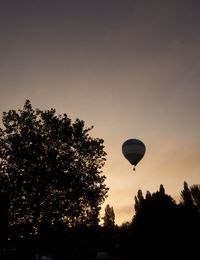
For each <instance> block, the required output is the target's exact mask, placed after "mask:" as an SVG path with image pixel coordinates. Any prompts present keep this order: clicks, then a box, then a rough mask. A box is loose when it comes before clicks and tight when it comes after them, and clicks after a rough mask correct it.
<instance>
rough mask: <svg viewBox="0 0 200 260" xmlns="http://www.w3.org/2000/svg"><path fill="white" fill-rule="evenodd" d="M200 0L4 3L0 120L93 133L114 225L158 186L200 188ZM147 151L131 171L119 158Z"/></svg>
mask: <svg viewBox="0 0 200 260" xmlns="http://www.w3.org/2000/svg"><path fill="white" fill-rule="evenodd" d="M199 13H200V1H199V0H167V1H165V0H65V1H64V0H63V1H62V0H34V1H29V0H26V1H25V0H24V1H21V0H18V1H16V0H2V1H1V2H0V113H1V114H2V113H3V112H4V111H8V110H10V109H20V108H22V107H23V105H24V103H25V100H26V99H29V100H30V101H31V104H32V106H33V108H40V109H45V110H46V109H50V108H55V109H56V111H57V113H58V114H63V113H66V114H67V115H68V116H69V117H70V118H71V119H72V120H75V119H76V118H79V119H82V120H84V121H85V125H86V126H88V127H89V126H91V125H93V126H94V129H93V130H92V131H91V132H90V134H91V135H92V137H98V138H102V139H103V140H104V145H105V151H106V152H107V156H106V163H105V166H104V167H103V169H102V170H103V174H104V175H105V176H106V181H105V183H106V185H107V187H108V188H109V192H108V197H107V198H106V200H105V203H104V205H102V212H101V213H102V214H104V208H105V205H107V204H109V205H110V206H113V208H114V212H115V220H116V223H117V224H118V225H121V224H122V223H125V222H126V221H131V219H132V217H133V215H134V203H135V201H134V197H135V196H136V195H137V191H138V190H139V189H141V190H142V191H143V194H144V195H145V194H146V191H147V190H148V191H150V192H155V191H157V190H158V189H159V186H160V184H163V185H164V187H165V191H166V193H167V194H169V195H171V196H172V197H173V198H174V199H176V200H177V201H179V200H180V192H181V190H182V189H183V183H184V181H186V182H187V183H188V185H189V186H190V185H193V184H199V183H200V101H199V100H200V47H199V46H200V15H199ZM130 138H137V139H140V140H142V141H143V142H144V143H145V145H146V153H145V156H144V157H143V159H142V160H141V161H140V162H139V164H138V165H137V167H136V171H133V167H132V165H130V163H129V162H128V161H127V160H126V159H125V157H124V156H123V154H122V149H121V148H122V144H123V142H124V141H126V140H127V139H130Z"/></svg>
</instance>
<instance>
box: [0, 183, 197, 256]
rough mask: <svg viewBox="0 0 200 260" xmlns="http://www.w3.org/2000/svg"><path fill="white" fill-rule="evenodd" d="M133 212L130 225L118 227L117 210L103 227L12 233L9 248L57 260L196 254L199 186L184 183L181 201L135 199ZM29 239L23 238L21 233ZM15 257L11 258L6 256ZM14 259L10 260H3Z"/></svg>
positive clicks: (156, 195) (160, 195) (149, 196)
mask: <svg viewBox="0 0 200 260" xmlns="http://www.w3.org/2000/svg"><path fill="white" fill-rule="evenodd" d="M133 206H134V208H135V213H134V216H133V218H132V220H131V221H130V222H126V223H124V224H122V225H121V226H118V225H115V213H114V209H113V207H111V206H110V205H107V206H106V207H105V215H104V217H103V225H99V224H98V225H95V226H86V225H79V226H76V227H67V226H66V225H63V224H60V226H56V227H55V226H51V227H50V226H45V225H44V226H43V229H41V232H40V234H31V233H30V230H31V229H30V227H29V226H28V224H23V225H19V226H17V225H15V226H13V227H10V228H9V229H8V236H9V235H11V237H12V238H11V240H7V242H6V244H4V246H5V247H7V250H8V251H9V249H11V247H12V246H14V247H15V248H16V251H15V253H14V256H13V255H12V257H13V258H12V259H27V260H28V259H32V258H33V256H34V255H36V254H40V255H51V256H52V257H53V259H55V260H57V259H58V260H62V259H96V254H97V252H101V251H103V252H108V253H109V255H110V256H111V257H112V258H111V259H135V258H136V259H137V257H141V258H144V257H149V258H150V259H151V258H154V259H159V257H161V258H163V257H173V256H174V255H177V256H178V257H186V256H188V257H190V259H191V258H192V257H193V256H195V255H196V254H197V253H198V250H199V249H198V248H199V242H200V241H199V232H200V185H191V186H188V184H187V182H184V187H183V190H182V191H181V192H180V202H176V201H175V200H174V199H173V198H172V197H171V196H170V195H168V194H166V193H165V189H164V186H163V185H162V184H161V185H160V187H159V190H158V191H156V192H153V193H150V192H149V191H147V192H146V194H145V195H143V192H142V190H138V193H137V195H136V196H135V205H133ZM22 229H23V232H24V234H26V235H25V236H24V237H22V236H21V237H19V234H20V233H21V232H22ZM10 254H11V253H7V257H8V256H9V255H10ZM1 259H2V258H1ZM5 259H10V258H5Z"/></svg>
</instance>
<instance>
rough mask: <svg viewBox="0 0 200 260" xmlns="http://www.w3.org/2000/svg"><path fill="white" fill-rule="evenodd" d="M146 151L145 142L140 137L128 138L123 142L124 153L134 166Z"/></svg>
mask: <svg viewBox="0 0 200 260" xmlns="http://www.w3.org/2000/svg"><path fill="white" fill-rule="evenodd" d="M145 152H146V146H145V144H144V143H143V142H142V141H140V140H138V139H128V140H126V141H125V142H124V143H123V144H122V153H123V155H124V157H125V158H126V159H127V160H128V161H129V162H130V163H131V164H132V165H133V166H134V168H133V170H134V171H135V167H136V165H137V164H138V163H139V161H140V160H141V159H142V158H143V156H144V154H145Z"/></svg>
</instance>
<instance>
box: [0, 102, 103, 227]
mask: <svg viewBox="0 0 200 260" xmlns="http://www.w3.org/2000/svg"><path fill="white" fill-rule="evenodd" d="M2 121H3V126H4V127H3V129H0V173H1V174H0V185H1V186H0V188H1V192H4V193H6V194H7V195H8V197H9V200H10V208H9V215H10V218H9V219H10V224H11V225H12V224H24V223H29V224H30V225H31V226H32V227H33V228H36V230H37V229H38V227H39V226H40V225H41V224H43V223H46V224H48V225H56V224H58V223H65V224H66V225H67V226H77V225H80V224H83V225H96V224H98V221H99V212H100V208H101V205H102V204H103V202H104V200H105V197H106V196H107V195H106V194H107V191H108V188H107V187H106V185H105V183H104V181H105V176H104V175H102V171H101V168H102V167H103V165H104V163H105V156H106V152H105V151H104V145H103V143H104V141H103V140H102V139H99V138H92V137H90V136H89V132H90V130H91V129H92V128H93V127H89V128H87V127H85V125H84V121H82V120H79V119H76V120H75V121H74V122H72V121H71V119H70V118H68V116H67V115H66V114H64V115H56V111H55V109H50V110H45V111H42V110H40V109H35V110H34V109H33V108H32V105H31V103H30V101H29V100H26V102H25V105H24V107H23V109H22V110H21V109H19V110H18V111H16V110H10V111H9V112H4V113H3V117H2Z"/></svg>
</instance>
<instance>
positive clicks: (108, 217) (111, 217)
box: [103, 204, 115, 229]
mask: <svg viewBox="0 0 200 260" xmlns="http://www.w3.org/2000/svg"><path fill="white" fill-rule="evenodd" d="M103 221H104V223H103V225H104V227H106V228H108V229H113V228H114V226H115V213H114V209H113V207H111V206H110V205H109V204H108V205H106V207H105V215H104V217H103Z"/></svg>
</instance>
